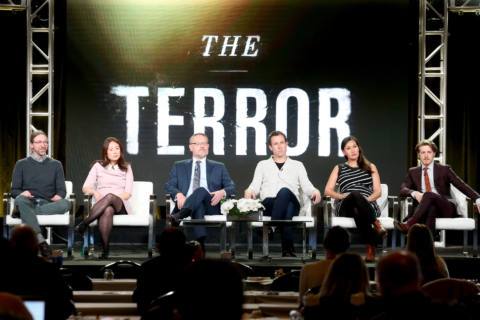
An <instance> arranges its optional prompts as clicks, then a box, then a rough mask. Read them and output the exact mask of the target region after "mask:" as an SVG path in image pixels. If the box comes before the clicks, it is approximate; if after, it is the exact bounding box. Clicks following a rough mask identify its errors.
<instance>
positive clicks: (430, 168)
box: [422, 161, 433, 171]
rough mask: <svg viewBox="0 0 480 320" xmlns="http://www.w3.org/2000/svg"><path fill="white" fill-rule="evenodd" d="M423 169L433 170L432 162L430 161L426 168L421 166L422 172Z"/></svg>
mask: <svg viewBox="0 0 480 320" xmlns="http://www.w3.org/2000/svg"><path fill="white" fill-rule="evenodd" d="M424 168H428V171H430V170H432V169H433V161H432V163H430V164H429V165H428V166H424V165H423V164H422V170H423V169H424Z"/></svg>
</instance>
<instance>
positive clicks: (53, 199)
mask: <svg viewBox="0 0 480 320" xmlns="http://www.w3.org/2000/svg"><path fill="white" fill-rule="evenodd" d="M50 200H52V201H53V202H57V201H58V200H62V197H60V196H59V195H58V194H56V195H54V196H53V197H52V198H51V199H50Z"/></svg>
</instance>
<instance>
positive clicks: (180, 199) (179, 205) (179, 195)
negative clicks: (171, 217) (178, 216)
mask: <svg viewBox="0 0 480 320" xmlns="http://www.w3.org/2000/svg"><path fill="white" fill-rule="evenodd" d="M176 199H177V208H178V209H182V208H183V205H184V204H185V199H187V197H185V195H184V194H183V193H181V192H179V193H177V195H176Z"/></svg>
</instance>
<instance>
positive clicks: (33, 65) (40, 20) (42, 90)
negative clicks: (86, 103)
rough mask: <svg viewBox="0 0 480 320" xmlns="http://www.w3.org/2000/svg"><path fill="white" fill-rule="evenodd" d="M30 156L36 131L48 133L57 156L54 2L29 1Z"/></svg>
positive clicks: (28, 133)
mask: <svg viewBox="0 0 480 320" xmlns="http://www.w3.org/2000/svg"><path fill="white" fill-rule="evenodd" d="M26 17H27V119H26V120H27V126H26V128H27V135H26V137H27V144H26V146H27V154H28V153H29V138H30V133H31V131H32V130H43V131H45V132H46V133H47V134H48V142H49V148H48V150H49V151H48V152H49V154H50V155H52V153H53V97H54V95H53V66H54V65H53V52H54V50H53V48H54V0H27V14H26Z"/></svg>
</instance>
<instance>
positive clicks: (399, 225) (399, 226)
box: [393, 221, 409, 234]
mask: <svg viewBox="0 0 480 320" xmlns="http://www.w3.org/2000/svg"><path fill="white" fill-rule="evenodd" d="M393 225H394V226H395V229H397V230H398V231H400V232H401V233H403V234H407V233H408V229H409V227H408V225H407V224H406V223H401V222H398V221H393Z"/></svg>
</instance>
